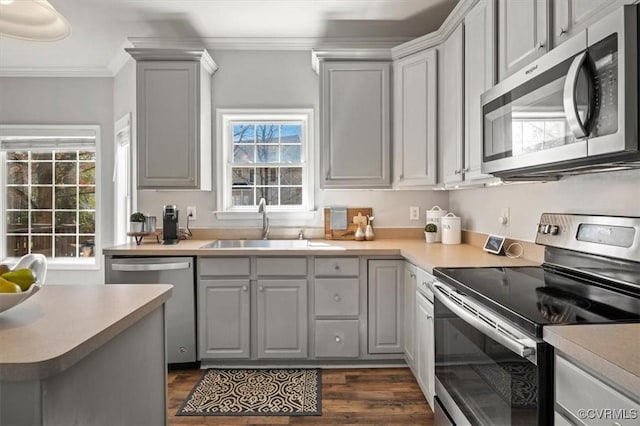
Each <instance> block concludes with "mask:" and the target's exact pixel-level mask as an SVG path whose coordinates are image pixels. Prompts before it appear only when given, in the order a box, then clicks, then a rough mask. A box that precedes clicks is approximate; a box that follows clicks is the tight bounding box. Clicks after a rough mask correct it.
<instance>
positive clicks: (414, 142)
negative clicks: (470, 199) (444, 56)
mask: <svg viewBox="0 0 640 426" xmlns="http://www.w3.org/2000/svg"><path fill="white" fill-rule="evenodd" d="M436 58H437V56H436V49H431V50H428V51H425V52H420V53H416V54H414V55H411V56H409V57H406V58H403V59H400V60H398V61H397V62H396V63H395V64H394V120H393V121H394V137H393V146H394V161H395V163H394V175H395V183H396V184H397V185H398V186H400V187H403V186H409V187H410V186H420V185H434V184H435V183H436V179H437V175H436V162H437V159H436V143H437V125H438V123H437V121H436V120H437V117H438V115H437V111H436V110H437V101H438V100H437V84H438V80H437V75H436V69H437V68H436V67H437V64H436Z"/></svg>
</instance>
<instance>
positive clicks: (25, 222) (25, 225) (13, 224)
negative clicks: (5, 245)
mask: <svg viewBox="0 0 640 426" xmlns="http://www.w3.org/2000/svg"><path fill="white" fill-rule="evenodd" d="M6 214H7V232H8V233H10V234H26V233H28V232H29V213H28V212H26V211H21V212H7V213H6Z"/></svg>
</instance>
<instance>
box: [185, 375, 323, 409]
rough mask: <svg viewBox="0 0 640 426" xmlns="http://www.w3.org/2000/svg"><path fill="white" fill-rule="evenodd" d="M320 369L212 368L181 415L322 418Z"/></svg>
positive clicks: (189, 397)
mask: <svg viewBox="0 0 640 426" xmlns="http://www.w3.org/2000/svg"><path fill="white" fill-rule="evenodd" d="M321 395H322V375H321V370H320V369H210V370H207V371H206V372H205V373H204V374H203V375H202V377H201V378H200V380H199V381H198V383H196V385H195V386H194V388H193V390H192V391H191V393H190V394H189V396H188V397H187V399H186V401H185V402H184V403H183V404H182V406H181V407H180V409H179V410H178V412H177V413H176V415H177V416H319V415H321V414H322V403H321Z"/></svg>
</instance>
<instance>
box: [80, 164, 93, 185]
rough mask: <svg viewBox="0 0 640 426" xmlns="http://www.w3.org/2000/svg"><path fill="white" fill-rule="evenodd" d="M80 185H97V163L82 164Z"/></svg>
mask: <svg viewBox="0 0 640 426" xmlns="http://www.w3.org/2000/svg"><path fill="white" fill-rule="evenodd" d="M78 183H79V184H80V185H93V184H94V183H96V163H85V162H82V163H80V182H78Z"/></svg>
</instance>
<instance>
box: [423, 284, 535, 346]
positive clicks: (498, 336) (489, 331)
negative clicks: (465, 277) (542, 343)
mask: <svg viewBox="0 0 640 426" xmlns="http://www.w3.org/2000/svg"><path fill="white" fill-rule="evenodd" d="M439 287H441V285H439V284H438V283H434V284H432V285H431V288H432V289H433V290H434V291H433V295H434V296H435V297H436V298H437V299H438V300H439V301H440V302H442V304H443V305H445V306H446V307H447V308H448V309H449V310H450V311H451V312H453V313H454V314H455V315H456V316H457V317H458V318H460V319H462V320H463V321H464V322H466V323H467V324H469V325H470V326H472V327H473V328H475V329H476V330H478V331H479V332H481V333H482V334H484V335H485V336H487V337H490V338H492V339H493V340H495V341H496V342H498V343H500V344H501V345H503V346H504V347H506V348H507V349H509V350H510V351H512V352H513V353H515V354H516V355H519V356H520V357H521V358H528V357H530V356H533V355H535V353H536V348H535V346H532V345H526V344H522V343H521V342H519V341H518V340H515V339H512V338H511V337H509V336H507V335H506V334H503V333H501V332H500V331H498V330H497V329H496V328H494V327H492V326H490V325H488V324H487V323H485V322H484V321H483V320H481V319H480V318H478V317H477V316H475V315H473V314H471V313H470V312H467V310H465V309H464V308H463V307H462V306H459V305H458V304H456V303H455V302H453V301H452V300H451V299H449V297H447V296H446V295H445V294H443V293H442V292H441V291H439V290H438V288H439Z"/></svg>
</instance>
